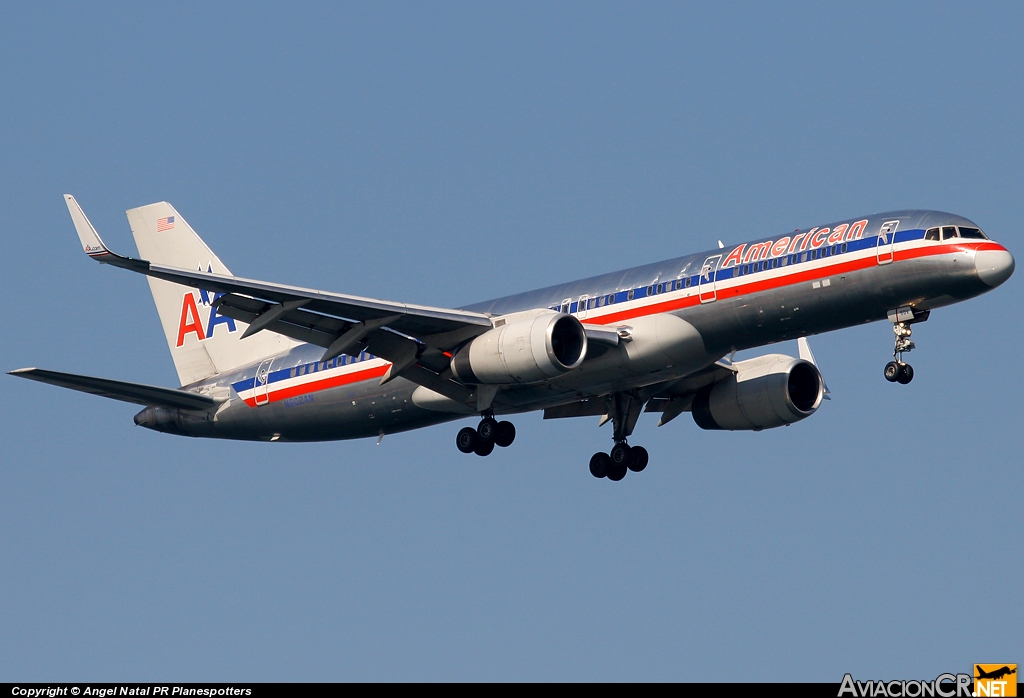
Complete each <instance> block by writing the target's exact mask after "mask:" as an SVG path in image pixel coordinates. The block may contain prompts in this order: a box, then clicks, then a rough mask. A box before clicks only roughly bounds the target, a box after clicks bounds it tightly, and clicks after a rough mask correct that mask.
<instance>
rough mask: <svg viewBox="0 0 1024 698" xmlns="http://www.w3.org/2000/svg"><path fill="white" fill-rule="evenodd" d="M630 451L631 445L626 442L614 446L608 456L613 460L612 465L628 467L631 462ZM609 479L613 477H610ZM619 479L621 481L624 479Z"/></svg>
mask: <svg viewBox="0 0 1024 698" xmlns="http://www.w3.org/2000/svg"><path fill="white" fill-rule="evenodd" d="M629 451H630V448H629V444H627V443H626V442H625V441H620V442H619V443H617V444H615V445H614V446H612V450H611V452H610V453H609V454H608V456H609V457H610V458H611V459H612V465H614V466H616V467H618V466H620V465H621V466H622V467H626V463H628V462H629ZM609 477H611V476H610V475H609ZM619 479H620V480H621V479H622V478H619Z"/></svg>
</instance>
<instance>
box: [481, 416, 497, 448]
mask: <svg viewBox="0 0 1024 698" xmlns="http://www.w3.org/2000/svg"><path fill="white" fill-rule="evenodd" d="M496 433H498V422H497V421H495V419H494V418H493V417H484V418H483V419H481V420H480V425H479V426H478V427H477V428H476V435H477V436H479V437H480V440H481V441H490V442H491V443H494V435H495V434H496Z"/></svg>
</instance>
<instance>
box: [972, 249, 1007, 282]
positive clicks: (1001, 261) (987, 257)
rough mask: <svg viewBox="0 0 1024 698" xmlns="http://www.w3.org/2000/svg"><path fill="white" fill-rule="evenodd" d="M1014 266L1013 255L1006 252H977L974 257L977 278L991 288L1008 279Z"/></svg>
mask: <svg viewBox="0 0 1024 698" xmlns="http://www.w3.org/2000/svg"><path fill="white" fill-rule="evenodd" d="M1014 266H1015V265H1014V262H1013V255H1012V254H1010V253H1009V252H1007V251H1006V250H979V251H978V253H977V254H976V255H975V257H974V267H975V268H976V269H977V270H978V278H980V279H981V280H982V281H983V282H985V284H986V285H987V286H991V287H992V288H995V287H996V286H998V285H999V284H1001V283H1003V282H1004V281H1006V280H1007V279H1009V278H1010V275H1011V274H1012V273H1013V268H1014Z"/></svg>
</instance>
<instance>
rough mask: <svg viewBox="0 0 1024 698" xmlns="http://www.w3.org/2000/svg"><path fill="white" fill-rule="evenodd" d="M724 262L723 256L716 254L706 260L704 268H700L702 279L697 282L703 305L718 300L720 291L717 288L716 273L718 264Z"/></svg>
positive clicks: (698, 293) (698, 294)
mask: <svg viewBox="0 0 1024 698" xmlns="http://www.w3.org/2000/svg"><path fill="white" fill-rule="evenodd" d="M721 261H722V255H720V254H716V255H714V256H713V257H708V258H707V259H705V260H704V266H702V267H701V268H700V279H698V281H697V296H698V297H699V298H700V302H701V303H710V302H712V301H714V300H717V299H718V290H717V289H716V288H715V272H716V271H717V270H718V264H719V263H720V262H721Z"/></svg>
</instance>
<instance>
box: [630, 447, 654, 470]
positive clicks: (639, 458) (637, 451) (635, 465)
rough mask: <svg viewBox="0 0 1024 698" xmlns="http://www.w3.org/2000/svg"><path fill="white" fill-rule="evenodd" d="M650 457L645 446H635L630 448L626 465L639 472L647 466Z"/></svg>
mask: <svg viewBox="0 0 1024 698" xmlns="http://www.w3.org/2000/svg"><path fill="white" fill-rule="evenodd" d="M648 459H649V456H648V455H647V449H646V448H644V447H643V446H633V447H632V448H630V449H629V458H628V459H627V460H626V467H628V468H629V469H630V470H632V471H633V472H634V473H639V472H640V471H641V470H643V469H644V468H646V467H647V461H648Z"/></svg>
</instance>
